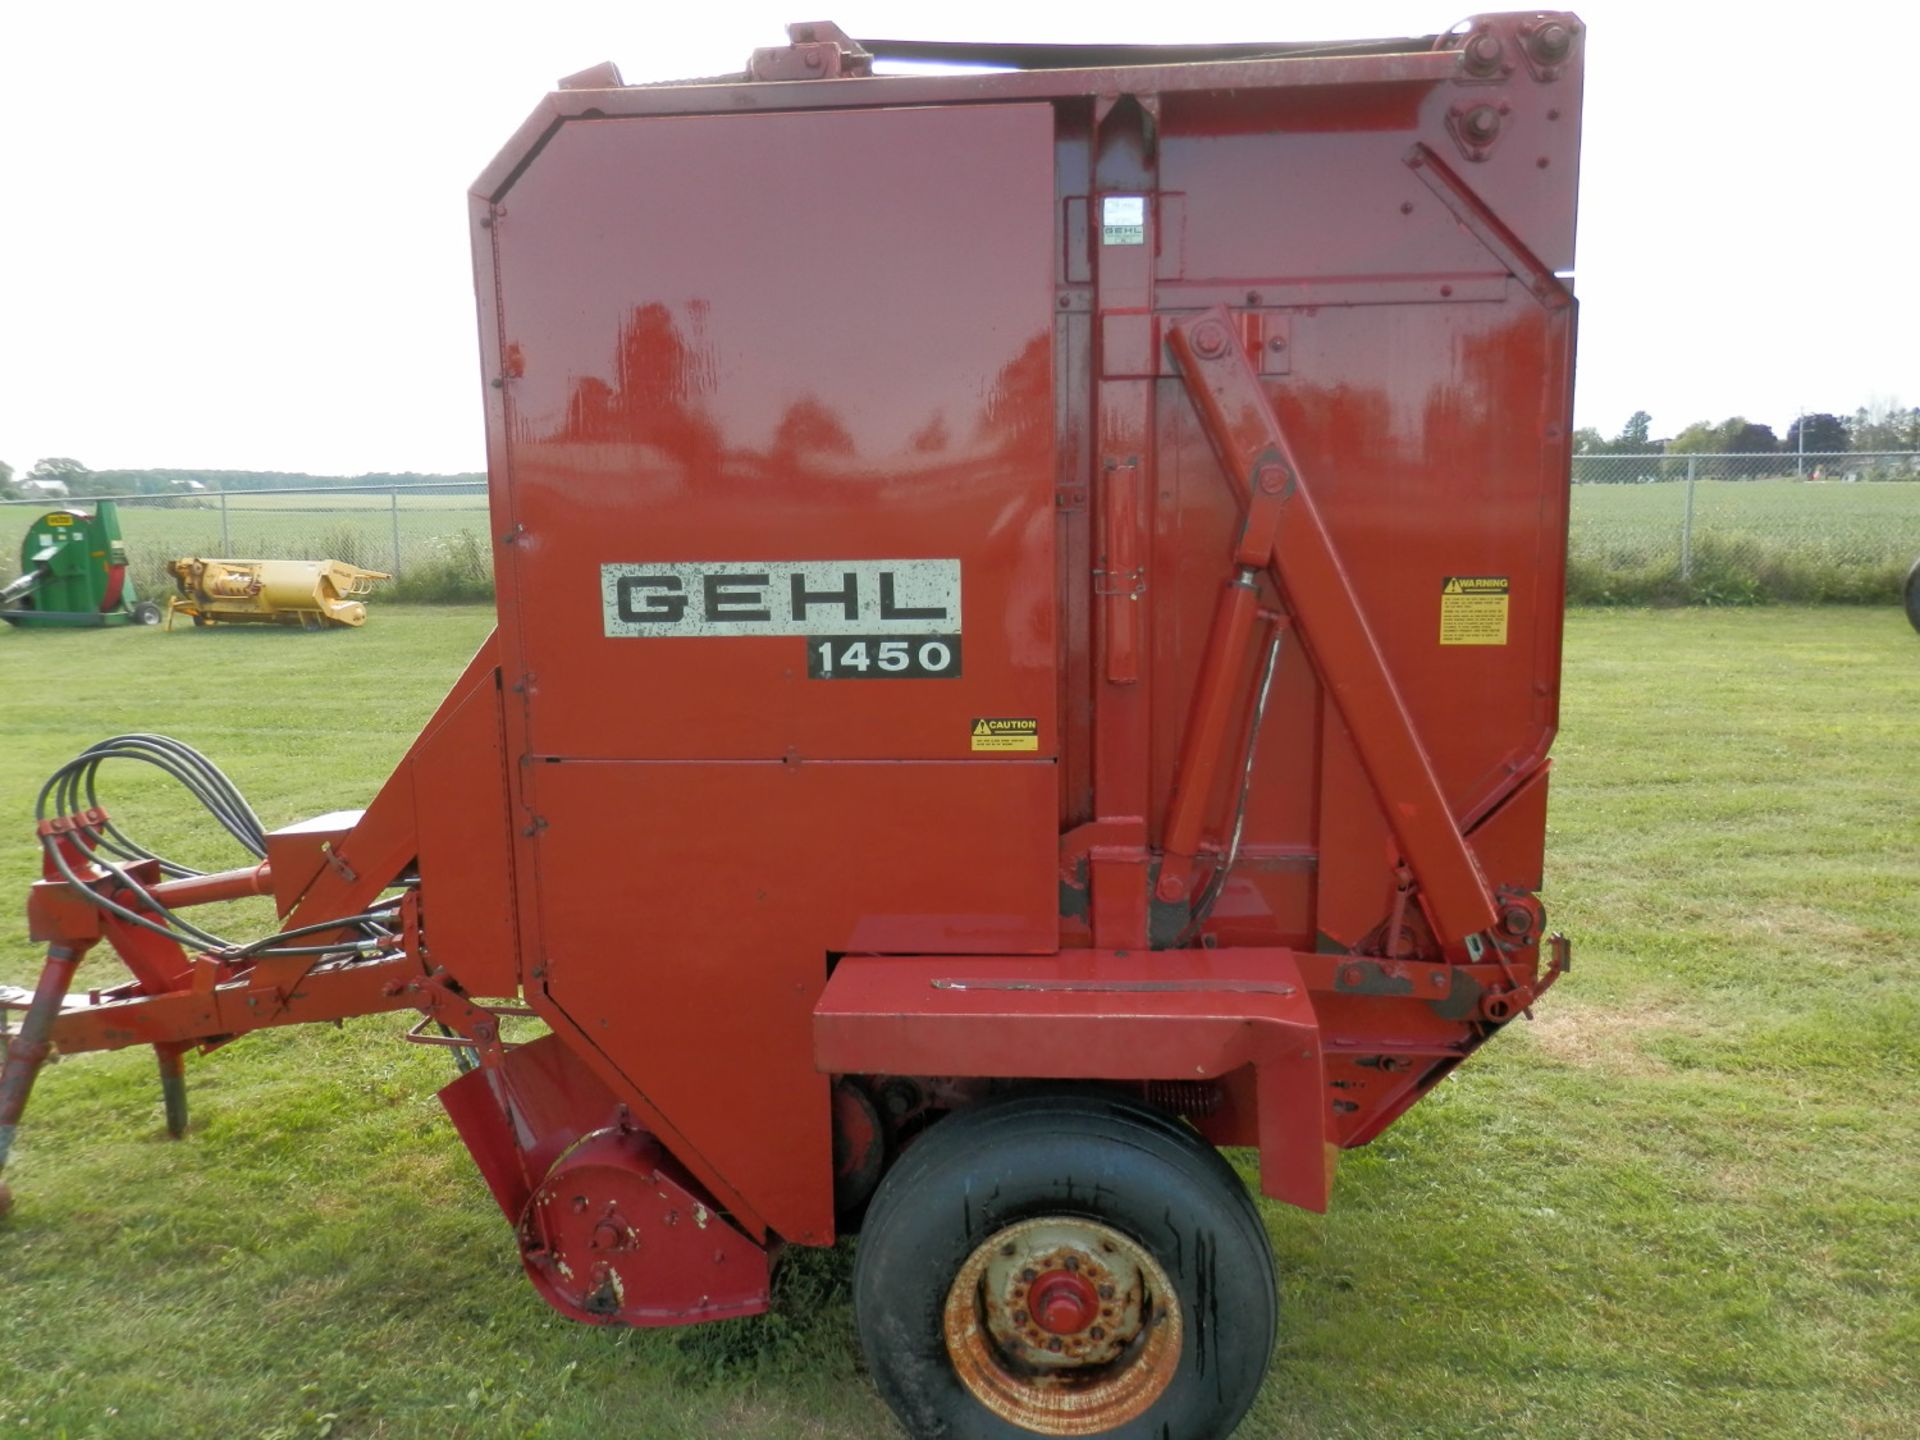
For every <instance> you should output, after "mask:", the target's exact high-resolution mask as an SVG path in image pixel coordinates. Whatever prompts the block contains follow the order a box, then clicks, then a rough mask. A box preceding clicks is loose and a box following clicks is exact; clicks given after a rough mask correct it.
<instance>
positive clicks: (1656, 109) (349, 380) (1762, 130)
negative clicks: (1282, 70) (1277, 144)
mask: <svg viewBox="0 0 1920 1440" xmlns="http://www.w3.org/2000/svg"><path fill="white" fill-rule="evenodd" d="M1447 3H1448V0H1434V3H1425V0H1423V3H1405V0H1378V3H1369V0H1353V3H1349V4H1345V5H1338V6H1336V5H1328V4H1325V3H1316V4H1312V5H1307V4H1289V3H1286V0H1269V3H1263V4H1259V5H1254V4H1230V3H1220V0H1179V3H1166V0H1159V3H1154V4H1135V3H1103V4H1100V5H1097V6H1096V5H1090V4H1081V5H1076V4H1051V5H1049V4H1036V3H1032V0H1026V3H1019V4H1014V3H1006V0H972V3H969V4H967V5H965V6H961V5H941V6H931V5H916V4H907V3H897V0H771V3H770V0H736V3H728V4H705V5H698V4H696V5H684V6H683V5H648V4H645V3H642V0H623V3H600V0H544V3H541V4H525V3H518V4H512V5H507V4H498V3H493V0H473V3H467V4H460V5H453V4H445V5H442V4H425V3H417V4H416V3H409V0H385V3H381V4H368V3H362V0H344V3H343V0H329V3H325V4H314V5H285V4H272V3H266V0H253V3H248V4H213V3H205V0H171V3H142V4H126V5H119V6H116V5H111V4H85V3H77V0H65V3H63V0H11V3H0V145H3V147H4V148H3V149H0V161H4V168H0V186H3V187H4V189H3V190H0V195H3V196H4V200H0V460H6V461H9V462H11V463H12V464H13V465H14V466H15V468H16V469H17V470H20V471H24V470H25V469H26V468H27V467H28V466H29V465H31V464H32V463H33V461H34V460H35V459H37V458H39V457H41V456H48V455H66V456H73V457H75V458H78V459H79V460H81V461H83V462H84V463H86V464H88V465H90V466H92V467H94V468H95V469H105V468H114V467H126V466H149V465H151V466H178V467H204V468H230V469H263V470H304V471H310V472H314V473H346V474H352V473H361V472H365V471H371V470H396V471H405V470H416V471H461V470H477V469H480V468H482V466H483V464H484V450H483V439H482V431H481V410H480V402H479V380H478V375H479V365H478V359H477V355H476V347H475V338H474V313H473V293H472V289H471V281H470V276H469V258H468V248H467V229H466V223H467V222H466V208H465V193H466V188H467V185H468V184H469V182H470V181H471V180H472V179H473V177H474V176H475V175H476V174H477V173H478V172H479V170H480V169H481V167H482V166H483V165H485V163H486V162H487V161H488V160H489V159H490V158H491V157H492V155H493V154H494V152H495V150H497V149H498V148H499V146H500V145H501V144H502V143H503V142H504V141H505V139H506V138H507V136H508V135H509V134H511V133H512V131H513V129H514V128H515V127H516V126H517V125H518V123H519V122H520V121H521V120H522V119H523V118H525V116H526V114H527V112H528V111H529V110H530V109H531V108H532V106H533V105H534V103H535V102H536V101H537V100H538V99H539V98H540V96H541V95H542V94H543V93H544V92H545V91H547V90H548V89H550V88H551V86H552V84H553V82H554V81H555V80H556V79H557V78H558V77H559V76H561V75H563V74H567V73H570V72H572V71H575V70H579V69H583V68H585V67H586V66H588V65H591V64H594V63H596V62H598V61H601V60H606V59H611V60H614V61H616V62H617V63H618V64H619V65H620V67H621V69H622V71H623V72H624V74H625V76H626V78H627V79H628V80H630V81H631V80H645V79H657V78H666V77H670V76H684V75H699V74H709V73H714V72H717V71H723V70H731V69H738V68H739V67H740V66H741V64H742V63H743V62H744V60H745V58H746V55H747V52H748V51H749V50H750V49H752V48H753V47H754V46H755V45H763V44H777V43H780V42H781V40H782V38H783V31H782V26H783V24H784V22H786V21H788V20H801V19H805V20H812V19H821V18H830V19H834V20H837V21H838V22H839V23H840V24H841V25H842V26H843V27H845V28H846V29H847V30H848V31H849V32H850V33H853V34H869V35H886V36H890V37H899V36H914V37H923V38H937V39H1014V40H1061V39H1067V40H1076V39H1078V40H1124V41H1135V42H1195V41H1210V40H1269V39H1279V40H1290V39H1316V38H1353V37H1357V36H1365V35H1403V34H1424V33H1430V32H1432V31H1436V30H1441V29H1444V28H1446V27H1447V26H1449V25H1451V24H1452V23H1453V22H1454V21H1456V20H1458V19H1460V18H1462V17H1461V14H1460V13H1457V12H1454V11H1452V10H1449V9H1448V8H1446V7H1447ZM1580 13H1581V14H1582V15H1583V16H1584V18H1585V19H1586V20H1587V22H1588V24H1589V26H1590V27H1591V35H1590V48H1589V52H1588V57H1587V104H1586V129H1585V153H1584V156H1583V160H1582V170H1581V215H1580V243H1579V261H1578V291H1579V294H1580V297H1581V300H1582V305H1583V309H1582V314H1581V337H1580V339H1581V352H1580V370H1579V399H1578V406H1577V419H1578V423H1580V424H1582V425H1594V426H1598V427H1599V428H1601V429H1602V430H1604V431H1606V432H1608V433H1609V434H1611V433H1613V432H1614V431H1616V430H1618V429H1619V427H1620V425H1621V424H1622V422H1623V421H1624V420H1625V419H1626V417H1627V415H1628V414H1629V412H1631V411H1632V410H1634V409H1637V408H1643V407H1644V408H1645V409H1647V410H1649V411H1651V412H1652V414H1653V420H1654V434H1656V435H1670V434H1673V433H1674V432H1676V431H1678V430H1679V429H1680V428H1681V427H1683V426H1684V425H1686V424H1687V423H1688V422H1690V421H1693V420H1697V419H1712V420H1719V419H1721V418H1724V417H1725V416H1727V415H1730V414H1733V413H1736V412H1739V413H1743V414H1745V415H1746V416H1747V417H1748V418H1749V419H1752V420H1758V421H1762V422H1765V423H1768V424H1771V425H1773V426H1774V427H1775V428H1776V429H1777V430H1779V431H1780V432H1782V433H1784V432H1785V429H1786V427H1787V425H1788V424H1789V423H1790V422H1791V420H1792V418H1793V416H1794V414H1795V413H1796V412H1797V410H1799V409H1800V408H1802V407H1805V408H1806V409H1808V410H1835V411H1843V412H1844V411H1851V410H1852V409H1853V408H1854V407H1856V406H1858V405H1860V404H1862V403H1865V402H1866V401H1868V400H1869V399H1870V398H1872V397H1876V396H1877V397H1881V398H1891V397H1899V398H1901V399H1903V400H1905V401H1906V402H1907V403H1909V404H1912V403H1915V402H1920V286H1916V284H1915V280H1914V255H1915V253H1916V252H1917V251H1920V225H1917V224H1916V223H1915V222H1916V219H1917V218H1920V217H1917V216H1916V208H1917V206H1916V191H1915V187H1914V176H1915V174H1916V169H1915V147H1916V142H1920V86H1916V83H1915V70H1914V66H1915V61H1916V57H1917V56H1920V7H1916V6H1915V5H1913V4H1910V3H1909V4H1902V5H1899V6H1894V5H1874V4H1866V3H1852V4H1849V3H1845V0H1836V3H1831V4H1827V5H1822V6H1813V7H1807V6H1793V7H1791V8H1789V7H1786V6H1773V5H1768V4H1765V3H1748V4H1745V5H1726V4H1720V3H1696V0H1659V3H1646V0H1590V3H1588V4H1586V5H1584V6H1581V7H1580Z"/></svg>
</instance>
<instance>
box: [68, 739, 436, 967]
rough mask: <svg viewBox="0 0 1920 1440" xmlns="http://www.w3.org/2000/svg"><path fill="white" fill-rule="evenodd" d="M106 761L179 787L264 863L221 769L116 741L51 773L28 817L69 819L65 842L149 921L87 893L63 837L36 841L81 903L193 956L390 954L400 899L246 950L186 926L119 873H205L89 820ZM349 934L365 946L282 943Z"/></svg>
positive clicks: (251, 823) (167, 750)
mask: <svg viewBox="0 0 1920 1440" xmlns="http://www.w3.org/2000/svg"><path fill="white" fill-rule="evenodd" d="M109 760H132V761H138V762H140V763H142V764H146V765H152V766H154V767H155V768H156V769H158V770H160V771H161V772H162V773H163V774H165V775H168V776H170V777H171V778H172V779H174V780H177V781H178V782H179V783H180V784H181V786H182V787H184V788H185V790H186V791H187V793H188V794H189V795H191V796H193V798H194V799H195V800H197V801H199V802H200V804H201V806H202V807H203V808H205V810H206V811H207V813H208V814H210V815H212V816H213V818H214V819H215V820H217V821H218V822H219V823H220V826H221V828H222V829H224V830H225V831H226V832H227V833H228V834H229V835H231V836H232V837H233V838H234V839H235V840H236V841H237V842H239V844H240V847H241V848H242V849H243V850H245V851H246V852H247V853H248V854H249V855H251V856H253V857H254V859H256V860H263V859H265V858H266V854H267V833H266V828H265V827H264V826H263V825H261V823H260V817H259V816H258V815H256V814H255V813H254V811H253V807H252V806H251V805H249V804H248V803H247V800H246V797H245V796H244V795H242V794H241V793H240V791H239V788H238V787H237V786H235V785H234V783H233V782H232V781H231V780H229V779H228V778H227V777H226V775H225V774H224V773H223V772H222V771H221V770H220V767H219V766H217V765H215V764H214V763H213V762H212V761H211V760H209V759H207V757H206V756H204V755H202V754H201V753H200V752H199V751H198V750H195V749H194V748H193V747H192V746H191V745H187V744H184V743H183V742H181V741H179V740H174V739H171V738H170V737H168V736H165V735H115V736H113V737H112V738H111V739H107V740H102V741H100V742H99V743H98V744H95V745H90V746H88V747H87V748H86V749H85V750H83V751H81V752H80V754H78V755H77V756H75V757H74V758H73V759H71V760H69V761H68V762H67V763H66V764H64V765H62V766H61V767H60V768H59V769H58V770H56V771H54V772H53V774H52V775H51V776H50V777H49V778H48V780H47V783H46V784H45V785H43V786H41V787H40V796H39V799H38V800H37V801H36V802H35V805H34V816H35V818H36V819H37V820H40V821H45V820H47V819H48V818H49V817H50V816H66V817H69V818H71V819H73V820H74V822H75V827H74V830H72V831H69V832H66V833H70V834H71V833H77V834H79V835H80V836H81V837H82V838H83V839H84V840H85V841H86V842H87V843H88V847H89V849H90V850H91V857H90V858H91V860H92V863H93V864H94V865H95V866H97V867H98V868H99V869H101V870H104V871H106V872H107V873H108V874H110V875H112V876H113V877H114V878H115V879H116V880H118V881H119V882H120V884H121V885H122V886H124V887H125V888H126V889H127V890H128V891H129V892H131V893H132V894H133V895H134V896H135V897H136V898H137V899H138V900H139V901H140V903H141V904H142V905H143V906H145V907H147V909H146V911H141V910H136V909H133V908H132V907H131V906H127V905H123V904H121V903H120V902H119V901H117V900H114V899H111V898H109V897H108V896H105V895H102V894H100V893H99V892H98V891H97V890H94V889H92V888H91V887H90V886H89V885H88V883H87V882H86V881H85V880H83V879H82V878H81V877H80V876H78V875H76V874H75V873H74V870H73V867H72V865H71V863H70V862H69V861H68V859H67V856H66V853H65V851H64V849H63V848H62V846H61V845H60V843H59V838H60V837H59V836H57V835H51V834H46V833H44V832H43V833H42V835H41V840H40V843H41V847H42V848H43V849H44V850H45V851H46V853H47V856H48V858H49V859H50V860H51V861H52V863H53V866H54V868H55V869H56V870H57V871H58V872H59V873H60V874H61V875H62V876H63V877H65V879H66V880H67V882H68V883H69V884H70V885H72V886H73V888H74V890H75V891H76V892H77V893H79V894H80V895H82V896H84V897H85V898H86V899H87V900H88V901H89V902H90V903H91V904H94V905H97V906H99V907H100V908H101V909H103V910H106V911H109V912H111V913H112V914H114V915H117V916H119V917H120V918H121V919H122V920H125V921H127V922H128V923H129V924H132V925H137V926H139V927H140V928H141V929H143V930H151V931H153V932H154V933H156V934H159V935H164V936H166V937H167V938H168V939H170V940H175V941H178V942H179V943H180V944H182V945H186V946H188V947H189V948H192V949H196V950H201V951H205V952H208V953H211V954H217V955H220V956H221V957H223V958H226V959H239V958H243V957H253V956H265V955H335V954H351V953H354V952H358V953H360V954H373V953H376V952H379V951H382V950H390V949H392V948H393V944H394V934H393V930H392V929H391V927H390V922H391V921H392V920H393V919H394V914H393V912H394V908H395V907H396V906H398V905H399V903H400V901H399V899H398V898H397V897H396V898H394V899H391V900H384V901H381V902H380V903H379V904H378V905H375V906H374V907H372V908H370V909H368V910H366V911H363V912H362V913H360V914H358V915H345V916H341V917H340V918H339V919H336V920H326V921H322V922H320V923H319V924H316V925H300V926H296V927H294V928H293V929H291V930H281V931H277V932H276V933H274V934H272V935H268V936H265V937H263V938H261V939H259V940H250V941H246V942H238V941H233V940H229V939H226V938H225V937H223V936H220V935H216V934H215V933H213V932H212V931H211V930H207V929H204V928H203V927H201V926H199V925H196V924H194V923H193V922H192V921H191V920H187V919H184V918H182V917H181V916H180V915H179V914H178V913H176V912H175V911H173V910H170V909H169V908H168V907H167V906H166V905H165V904H163V903H162V902H161V901H160V900H158V899H156V898H155V897H154V895H153V894H152V892H150V891H149V890H147V889H146V887H145V886H143V885H141V884H140V883H139V882H138V881H137V880H135V879H134V878H133V877H132V876H131V875H129V874H128V873H127V871H126V868H125V867H126V866H127V865H131V864H136V863H139V862H142V861H148V860H151V861H153V862H155V863H156V864H157V865H158V866H159V868H160V873H161V874H163V875H165V876H167V877H169V878H171V879H182V878H185V877H188V876H195V875H201V874H204V873H206V872H204V871H201V870H195V869H194V868H193V867H191V866H189V865H183V864H181V863H180V862H179V861H176V860H169V859H167V858H166V857H165V856H163V855H158V854H155V853H154V852H153V851H151V850H149V849H147V847H146V846H144V845H142V844H140V843H139V841H137V840H135V839H134V838H133V837H132V836H130V835H128V834H127V833H126V832H125V831H124V830H122V829H120V828H119V827H118V826H117V825H115V824H114V823H113V822H112V821H111V820H109V819H106V818H104V816H103V818H101V819H100V820H98V821H91V820H88V819H87V818H86V815H87V813H88V812H93V811H99V810H100V799H99V774H100V767H101V766H102V765H104V764H105V763H106V762H107V761H109ZM116 861H117V862H119V863H116ZM148 912H150V913H148ZM349 929H350V930H355V931H357V932H358V933H359V935H360V937H361V938H360V939H359V940H358V941H350V942H347V943H345V944H340V943H335V944H331V945H294V944H288V943H287V942H289V941H294V940H299V939H303V938H305V937H306V936H309V935H320V934H326V933H329V932H332V931H336V930H349Z"/></svg>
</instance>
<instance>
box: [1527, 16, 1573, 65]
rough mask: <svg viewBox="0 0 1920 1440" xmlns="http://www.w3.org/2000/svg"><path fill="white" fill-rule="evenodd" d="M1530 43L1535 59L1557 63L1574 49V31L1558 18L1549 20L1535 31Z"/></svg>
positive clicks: (1547, 63) (1547, 62)
mask: <svg viewBox="0 0 1920 1440" xmlns="http://www.w3.org/2000/svg"><path fill="white" fill-rule="evenodd" d="M1528 43H1529V44H1531V45H1532V46H1533V56H1534V59H1536V60H1538V61H1540V62H1541V63H1542V64H1543V65H1557V64H1559V62H1560V61H1562V60H1564V59H1566V58H1567V55H1568V54H1569V52H1571V51H1572V49H1573V32H1572V31H1571V30H1569V29H1568V28H1567V27H1566V26H1565V25H1562V24H1561V23H1560V22H1559V21H1558V20H1549V21H1548V22H1547V23H1546V24H1544V25H1542V26H1540V27H1539V29H1537V30H1535V31H1534V32H1533V35H1532V37H1531V39H1530V40H1529V41H1528Z"/></svg>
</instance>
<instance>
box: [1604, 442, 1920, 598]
mask: <svg viewBox="0 0 1920 1440" xmlns="http://www.w3.org/2000/svg"><path fill="white" fill-rule="evenodd" d="M1916 559H1920V454H1916V453H1899V454H1838V455H1824V454H1823V455H1813V454H1808V455H1799V454H1792V453H1786V454H1767V455H1576V456H1574V459H1573V519H1572V526H1571V532H1570V535H1569V538H1568V570H1567V595H1568V599H1569V600H1570V601H1572V602H1573V603H1575V604H1581V603H1587V604H1596V603H1597V604H1607V603H1613V604H1644V603H1658V602H1666V603H1672V602H1692V603H1723V604H1724V603H1738V602H1743V601H1756V600H1845V601H1866V602H1873V601H1887V602H1891V601H1894V600H1897V599H1898V598H1899V595H1900V587H1901V584H1902V582H1903V581H1904V580H1905V578H1906V573H1907V571H1908V569H1909V568H1910V567H1911V566H1912V565H1913V563H1914V561H1915V560H1916Z"/></svg>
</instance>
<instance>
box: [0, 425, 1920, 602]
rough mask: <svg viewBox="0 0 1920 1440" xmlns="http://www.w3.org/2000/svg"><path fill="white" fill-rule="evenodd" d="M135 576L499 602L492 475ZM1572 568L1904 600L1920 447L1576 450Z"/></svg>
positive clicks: (1728, 590)
mask: <svg viewBox="0 0 1920 1440" xmlns="http://www.w3.org/2000/svg"><path fill="white" fill-rule="evenodd" d="M68 503H71V504H75V505H79V506H85V505H87V504H89V503H90V502H89V501H87V500H86V499H76V500H73V501H70V502H69V501H65V500H59V499H49V498H44V497H43V498H40V499H34V500H16V501H8V502H5V503H4V504H0V583H3V582H4V581H5V580H6V579H9V578H11V577H12V576H13V574H14V573H15V572H16V570H17V568H18V562H19V554H20V541H21V538H22V536H24V534H25V533H26V529H27V526H28V525H29V524H31V523H32V521H33V519H34V518H35V517H36V516H38V515H40V514H41V513H43V512H44V511H46V510H48V509H50V508H52V507H53V506H56V505H62V504H68ZM119 506H120V523H121V529H122V531H123V532H124V534H125V536H126V540H127V548H128V551H129V552H130V554H131V556H132V561H133V576H134V583H135V585H136V586H137V587H138V588H139V592H140V593H141V594H142V595H145V596H160V595H164V594H166V593H167V592H168V591H169V590H171V589H172V588H173V587H172V582H171V580H170V579H169V578H168V576H167V575H166V572H165V570H164V568H163V567H164V565H165V563H166V562H167V561H168V560H172V559H175V558H177V557H180V556H189V555H197V556H201V557H214V558H221V559H280V558H289V559H292V558H298V559H332V560H343V561H346V562H347V563H348V564H352V565H363V566H365V567H367V568H368V569H371V570H384V571H387V572H389V573H390V574H392V575H393V576H394V577H395V579H394V581H393V582H392V583H391V584H390V585H387V586H383V587H382V589H383V593H385V594H387V595H389V596H390V597H392V598H395V599H420V600H480V599H486V598H489V597H490V596H491V595H492V592H493V573H492V546H491V543H490V537H489V534H488V530H489V525H488V515H487V491H486V486H485V484H484V483H481V482H440V483H422V484H412V485H404V486H381V487H362V486H328V487H324V488H314V489H303V490H234V491H225V492H220V491H197V492H194V493H191V494H170V495H140V496H131V497H127V498H124V499H121V500H120V501H119ZM1569 552H1570V553H1569V560H1568V570H1567V594H1568V599H1569V600H1570V601H1572V602H1573V603H1574V604H1672V603H1721V604H1725V603H1739V602H1743V601H1757V600H1847V601H1869V602H1880V601H1885V602H1892V601H1894V600H1897V599H1898V598H1899V595H1900V586H1901V583H1902V582H1903V580H1904V579H1905V577H1906V573H1907V570H1908V568H1909V567H1910V566H1911V565H1912V564H1913V563H1914V561H1915V559H1916V558H1920V453H1905V454H1842V455H1794V454H1770V455H1576V456H1575V457H1574V460H1573V520H1572V533H1571V536H1570V541H1569Z"/></svg>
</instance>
